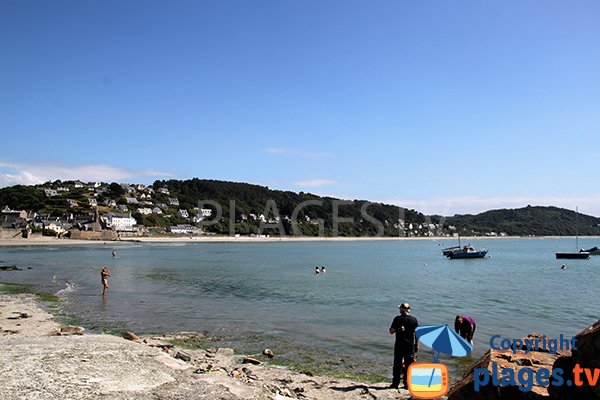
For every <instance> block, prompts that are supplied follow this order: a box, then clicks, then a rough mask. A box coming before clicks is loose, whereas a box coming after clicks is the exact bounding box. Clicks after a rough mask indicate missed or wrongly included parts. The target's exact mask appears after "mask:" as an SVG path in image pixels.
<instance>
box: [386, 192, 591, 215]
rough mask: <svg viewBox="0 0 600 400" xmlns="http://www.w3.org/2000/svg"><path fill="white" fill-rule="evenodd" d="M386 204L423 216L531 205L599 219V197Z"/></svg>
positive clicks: (458, 199)
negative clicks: (573, 211) (413, 211)
mask: <svg viewBox="0 0 600 400" xmlns="http://www.w3.org/2000/svg"><path fill="white" fill-rule="evenodd" d="M382 202H383V203H388V204H395V205H398V206H401V207H406V208H412V209H415V210H417V211H420V212H422V213H424V214H429V215H431V214H438V215H445V216H452V215H454V214H478V213H481V212H484V211H489V210H496V209H500V208H522V207H526V206H527V205H531V206H555V207H561V208H567V209H570V210H575V207H579V212H580V213H582V214H587V215H594V216H600V194H592V195H589V196H531V195H529V196H506V197H478V196H464V197H439V198H431V199H399V198H395V199H387V200H383V201H382Z"/></svg>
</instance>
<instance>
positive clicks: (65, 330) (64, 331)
mask: <svg viewBox="0 0 600 400" xmlns="http://www.w3.org/2000/svg"><path fill="white" fill-rule="evenodd" d="M84 332H85V328H82V327H81V326H73V325H65V326H63V327H61V328H60V334H61V335H63V336H66V335H83V333H84Z"/></svg>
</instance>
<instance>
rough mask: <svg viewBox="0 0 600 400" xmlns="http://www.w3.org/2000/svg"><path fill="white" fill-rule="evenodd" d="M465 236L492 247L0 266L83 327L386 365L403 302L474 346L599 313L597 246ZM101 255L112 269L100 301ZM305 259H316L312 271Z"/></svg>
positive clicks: (204, 253) (76, 255)
mask: <svg viewBox="0 0 600 400" xmlns="http://www.w3.org/2000/svg"><path fill="white" fill-rule="evenodd" d="M471 244H472V245H474V246H475V247H477V248H480V247H485V248H488V249H489V250H490V253H489V254H490V256H491V257H489V258H486V259H482V260H448V259H446V258H445V257H443V256H442V254H441V249H442V248H444V247H448V246H452V245H455V242H453V241H451V240H423V241H421V240H415V241H353V242H294V243H289V242H274V243H190V244H141V243H139V244H138V243H131V244H126V243H123V244H112V243H110V244H107V245H104V244H101V243H100V244H92V245H77V246H55V247H52V246H35V247H34V246H32V247H12V248H6V247H5V248H0V260H1V261H2V262H1V263H0V264H3V265H4V264H17V265H18V266H20V267H23V268H27V267H30V268H31V269H25V270H23V271H20V272H0V282H5V283H25V284H32V285H34V286H35V288H36V290H37V291H39V292H43V293H58V295H59V297H60V298H61V299H62V300H63V301H62V303H61V306H60V307H61V309H62V311H63V312H65V313H67V314H70V315H76V316H78V317H80V318H81V321H82V323H83V324H84V325H86V326H87V327H88V328H91V327H94V326H106V325H109V326H119V327H124V328H127V329H130V330H132V331H134V332H136V333H153V332H163V331H170V332H172V331H188V330H189V331H205V332H208V333H209V334H210V335H213V336H215V337H218V338H221V339H222V340H223V342H224V344H227V345H232V346H235V347H238V348H240V349H243V351H246V352H248V351H250V352H252V350H254V351H255V352H260V351H262V349H263V348H265V347H270V348H273V349H274V350H276V352H277V353H278V354H287V355H288V356H293V355H297V354H301V352H302V350H299V349H304V351H306V352H308V353H310V354H313V356H314V355H318V354H327V355H328V356H329V357H330V358H333V359H335V358H337V359H338V361H339V359H343V360H342V361H343V363H344V365H345V366H346V367H350V368H352V367H355V366H357V365H358V366H360V368H362V369H364V370H369V371H373V372H378V373H384V374H387V373H389V370H390V368H389V366H390V364H391V357H392V356H391V354H392V347H393V337H392V336H391V335H389V334H388V333H387V329H388V327H389V325H390V322H391V320H392V318H393V317H394V316H395V315H396V314H397V312H398V309H397V305H398V304H399V303H402V302H408V303H410V304H411V305H412V314H413V315H414V316H416V317H417V318H418V319H419V323H420V324H421V325H429V324H449V325H450V326H452V324H453V321H454V316H455V315H456V314H467V315H470V316H472V317H473V318H475V320H476V321H477V332H476V335H475V355H476V356H477V355H480V354H481V353H483V352H484V351H485V350H486V349H487V348H488V341H489V338H490V337H491V336H492V335H502V336H503V337H509V338H513V337H515V338H519V337H522V336H524V335H526V334H528V333H530V332H540V333H543V334H546V335H549V336H557V335H558V334H560V333H564V334H565V335H569V336H570V335H574V334H576V333H577V332H579V331H580V330H582V329H583V328H585V327H587V326H588V325H590V324H592V323H593V322H595V321H596V320H597V319H598V318H599V317H600V315H599V314H598V310H600V296H598V287H600V256H596V257H591V258H590V259H589V260H556V259H555V257H554V253H555V252H556V251H570V250H574V246H575V240H574V239H567V238H565V239H502V240H500V239H498V240H472V241H471ZM579 244H580V246H581V247H592V246H595V245H600V239H592V238H584V239H580V241H579ZM113 249H115V250H116V251H117V253H118V255H117V258H115V259H113V258H112V257H111V252H112V250H113ZM565 261H566V262H565ZM563 262H565V263H566V264H567V269H566V270H561V269H560V265H561V264H562V263H563ZM102 265H108V266H109V268H110V269H111V271H112V276H111V277H110V279H109V282H110V288H109V289H108V294H107V297H106V299H105V301H103V300H102V298H101V296H100V293H101V283H100V275H99V271H100V267H101V266H102ZM315 265H325V266H326V268H327V273H326V274H319V275H315V273H314V268H315ZM224 344H223V345H224ZM218 346H220V345H217V346H215V347H218ZM306 349H310V350H306ZM308 359H311V357H308ZM427 359H428V357H427V356H426V355H423V356H422V360H424V361H426V360H427ZM338 364H339V363H338Z"/></svg>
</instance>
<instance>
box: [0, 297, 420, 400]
mask: <svg viewBox="0 0 600 400" xmlns="http://www.w3.org/2000/svg"><path fill="white" fill-rule="evenodd" d="M61 331H62V332H61ZM197 335H200V334H197V333H178V334H165V335H157V336H151V337H141V338H136V337H133V339H134V340H127V339H125V338H122V337H117V336H111V335H96V334H86V333H82V332H81V329H79V328H78V327H65V326H61V324H59V323H58V322H57V321H56V320H55V319H54V318H53V316H52V315H51V314H49V313H48V312H46V311H45V310H43V309H42V308H41V307H40V306H39V304H38V303H37V300H36V296H34V295H28V294H17V295H0V365H2V368H1V371H0V398H2V399H6V400H12V399H15V400H17V399H32V400H33V399H40V400H41V399H44V400H50V399H57V400H58V399H61V400H62V399H67V398H68V399H97V398H103V399H111V400H117V399H119V400H121V399H123V400H125V399H142V400H143V399H148V400H150V399H153V400H162V399H164V400H170V399H211V400H212V399H226V400H229V399H277V400H282V399H288V398H301V399H315V400H316V399H334V400H335V399H408V398H410V394H409V393H408V391H406V390H399V391H398V390H394V389H388V388H387V385H388V384H389V383H388V382H382V383H378V384H368V383H362V382H356V381H352V380H346V379H337V378H330V377H318V376H310V375H306V374H303V373H299V372H294V371H291V370H289V369H286V368H281V367H274V366H266V365H264V364H263V365H254V364H251V363H244V356H243V355H237V354H234V351H233V350H232V349H194V350H189V349H182V348H178V347H176V346H173V345H172V344H170V341H172V340H174V339H180V340H181V339H186V338H192V339H193V338H195V337H196V336H197ZM275 357H277V355H275Z"/></svg>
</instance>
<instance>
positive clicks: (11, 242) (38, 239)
mask: <svg viewBox="0 0 600 400" xmlns="http://www.w3.org/2000/svg"><path fill="white" fill-rule="evenodd" d="M508 238H513V239H514V238H517V237H515V236H513V237H508V236H503V237H499V236H495V237H488V236H485V237H461V240H463V241H469V240H482V239H494V240H496V239H508ZM555 238H559V237H555ZM398 240H433V241H443V242H448V243H449V245H452V244H454V243H455V242H456V239H455V238H451V237H389V236H382V237H341V236H337V237H311V236H285V237H279V236H271V237H252V236H239V237H235V236H219V235H211V236H209V235H206V236H141V237H132V238H124V239H122V240H117V241H107V242H102V241H94V240H73V239H67V238H61V239H59V238H54V237H49V236H41V235H32V236H31V237H30V238H29V239H21V238H14V239H0V247H1V246H39V245H42V246H49V245H52V246H60V245H82V244H85V245H90V244H92V245H97V244H99V243H106V244H107V245H110V244H116V243H127V242H141V243H276V242H356V241H398Z"/></svg>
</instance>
